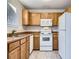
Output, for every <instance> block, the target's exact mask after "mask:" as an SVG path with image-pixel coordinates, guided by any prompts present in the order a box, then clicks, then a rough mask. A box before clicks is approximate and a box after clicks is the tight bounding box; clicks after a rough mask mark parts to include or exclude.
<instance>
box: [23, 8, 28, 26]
mask: <svg viewBox="0 0 79 59" xmlns="http://www.w3.org/2000/svg"><path fill="white" fill-rule="evenodd" d="M22 24H23V25H29V12H28V10H26V9H24V10H22Z"/></svg>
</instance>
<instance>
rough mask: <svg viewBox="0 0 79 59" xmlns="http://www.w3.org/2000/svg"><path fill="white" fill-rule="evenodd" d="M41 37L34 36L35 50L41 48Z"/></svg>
mask: <svg viewBox="0 0 79 59" xmlns="http://www.w3.org/2000/svg"><path fill="white" fill-rule="evenodd" d="M39 38H40V37H34V50H39V49H40V39H39Z"/></svg>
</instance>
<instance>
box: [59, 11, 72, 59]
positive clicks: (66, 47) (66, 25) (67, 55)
mask: <svg viewBox="0 0 79 59" xmlns="http://www.w3.org/2000/svg"><path fill="white" fill-rule="evenodd" d="M58 40H59V54H60V56H61V58H62V59H71V14H70V13H67V12H66V13H64V14H63V15H61V16H60V17H59V37H58Z"/></svg>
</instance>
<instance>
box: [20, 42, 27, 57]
mask: <svg viewBox="0 0 79 59" xmlns="http://www.w3.org/2000/svg"><path fill="white" fill-rule="evenodd" d="M26 52H27V50H26V43H24V44H22V45H21V59H27V55H26Z"/></svg>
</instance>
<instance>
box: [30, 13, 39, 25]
mask: <svg viewBox="0 0 79 59" xmlns="http://www.w3.org/2000/svg"><path fill="white" fill-rule="evenodd" d="M30 25H40V13H30Z"/></svg>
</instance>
